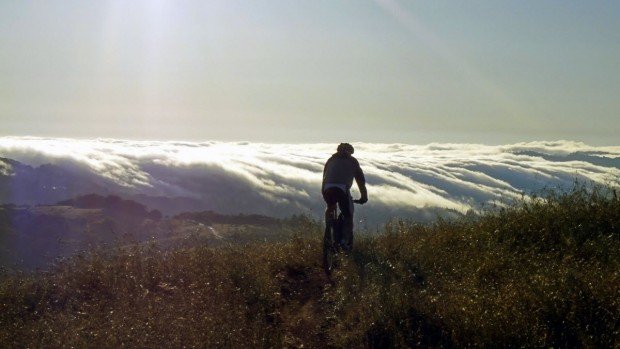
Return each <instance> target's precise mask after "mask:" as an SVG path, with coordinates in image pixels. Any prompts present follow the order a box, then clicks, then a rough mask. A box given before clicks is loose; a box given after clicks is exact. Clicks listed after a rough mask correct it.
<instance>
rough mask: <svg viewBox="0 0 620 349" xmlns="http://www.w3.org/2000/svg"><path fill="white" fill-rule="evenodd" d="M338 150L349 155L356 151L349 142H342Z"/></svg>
mask: <svg viewBox="0 0 620 349" xmlns="http://www.w3.org/2000/svg"><path fill="white" fill-rule="evenodd" d="M337 150H338V152H339V153H347V154H349V155H353V152H355V149H353V146H352V145H351V144H349V143H340V144H339V145H338V149H337Z"/></svg>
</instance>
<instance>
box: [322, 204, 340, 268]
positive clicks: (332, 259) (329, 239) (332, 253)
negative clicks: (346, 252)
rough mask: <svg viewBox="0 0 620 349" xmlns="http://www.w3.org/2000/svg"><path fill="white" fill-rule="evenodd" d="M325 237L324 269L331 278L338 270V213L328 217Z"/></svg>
mask: <svg viewBox="0 0 620 349" xmlns="http://www.w3.org/2000/svg"><path fill="white" fill-rule="evenodd" d="M326 218H327V219H326V222H325V234H324V235H323V269H324V270H325V274H327V276H330V275H331V274H332V272H333V270H334V268H336V263H337V257H338V256H337V254H338V243H337V242H336V212H333V213H331V214H328V215H326Z"/></svg>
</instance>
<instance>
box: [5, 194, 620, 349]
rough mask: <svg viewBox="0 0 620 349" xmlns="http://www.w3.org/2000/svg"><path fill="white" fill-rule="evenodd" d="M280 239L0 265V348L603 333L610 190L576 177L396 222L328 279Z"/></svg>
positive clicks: (533, 338) (429, 341) (525, 339)
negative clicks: (31, 270) (449, 213)
mask: <svg viewBox="0 0 620 349" xmlns="http://www.w3.org/2000/svg"><path fill="white" fill-rule="evenodd" d="M299 232H300V233H303V236H305V237H304V238H301V237H297V238H294V239H292V240H291V241H290V242H285V243H270V244H251V245H246V246H230V247H218V248H211V247H206V246H204V247H196V248H187V249H178V250H174V251H162V250H159V249H158V248H157V247H155V246H150V247H147V248H145V247H135V248H133V249H129V250H128V249H122V250H118V251H116V252H114V253H102V252H99V253H93V254H89V255H86V256H83V257H78V258H75V259H73V260H71V261H69V262H67V263H65V264H64V265H61V266H59V267H58V268H56V269H55V270H53V271H51V272H47V273H43V272H39V273H35V274H11V273H5V274H6V275H3V276H2V283H1V286H0V346H2V347H61V346H65V347H71V346H73V347H160V346H165V347H248V346H250V347H301V346H302V345H303V346H305V347H326V346H328V347H369V346H370V347H408V346H409V347H411V346H433V347H437V346H444V347H453V346H456V347H462V346H502V347H505V346H526V347H534V346H535V347H541V346H554V347H574V346H586V347H614V346H618V345H619V344H620V332H619V331H620V200H618V199H617V198H616V197H615V196H614V195H612V194H611V192H610V191H609V190H607V189H604V188H603V189H601V188H598V189H595V190H593V191H592V190H586V189H585V188H583V187H578V188H576V189H575V190H574V191H572V192H570V193H566V194H559V193H547V194H546V195H545V199H544V200H543V199H536V200H533V201H529V202H521V203H519V204H516V205H515V206H514V207H512V208H508V209H503V210H495V211H492V212H489V213H487V214H486V215H484V216H483V217H481V218H479V219H471V218H463V219H462V220H459V221H441V220H439V221H437V222H435V223H434V224H432V225H427V226H422V225H417V224H415V223H413V222H400V221H394V222H392V223H390V224H388V225H387V226H386V228H385V232H384V233H383V234H381V235H380V236H376V237H372V238H371V237H367V238H358V239H357V241H356V245H355V249H354V252H353V253H352V255H351V256H349V257H346V258H343V260H342V263H341V267H340V268H339V269H338V270H337V272H336V273H335V275H334V277H333V283H330V282H329V280H327V279H326V278H325V277H324V275H323V273H322V269H321V265H320V261H321V243H320V237H321V228H320V226H318V225H317V224H312V223H308V224H305V225H303V226H300V227H299Z"/></svg>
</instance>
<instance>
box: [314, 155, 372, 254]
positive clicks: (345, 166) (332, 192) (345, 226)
mask: <svg viewBox="0 0 620 349" xmlns="http://www.w3.org/2000/svg"><path fill="white" fill-rule="evenodd" d="M354 151H355V150H354V149H353V146H352V145H351V144H349V143H340V145H338V149H337V152H336V153H335V154H333V155H332V156H331V157H330V158H329V160H327V162H326V163H325V167H324V169H323V185H322V188H321V191H322V193H323V199H324V200H325V203H327V209H326V210H325V221H326V222H328V220H329V217H333V216H331V214H333V211H334V210H335V209H336V205H338V206H339V207H340V212H341V213H342V214H341V217H339V220H340V219H342V221H341V222H340V224H342V229H337V230H341V232H342V233H341V236H335V240H336V242H338V244H339V245H340V246H341V247H342V248H343V249H344V251H346V252H348V251H351V248H352V247H353V198H352V197H351V193H350V189H351V185H353V179H355V182H356V183H357V187H358V188H359V190H360V193H361V197H360V199H359V200H355V202H356V203H358V204H365V203H366V202H367V201H368V193H367V191H366V179H365V178H364V172H363V171H362V168H361V167H360V164H359V162H357V159H356V158H354V157H353V156H352V155H353V152H354Z"/></svg>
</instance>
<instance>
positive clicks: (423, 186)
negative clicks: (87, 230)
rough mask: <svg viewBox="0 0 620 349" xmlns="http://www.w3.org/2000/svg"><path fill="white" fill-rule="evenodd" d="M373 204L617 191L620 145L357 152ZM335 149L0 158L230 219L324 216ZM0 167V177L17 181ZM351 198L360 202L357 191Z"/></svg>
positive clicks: (375, 207) (153, 147) (48, 146)
mask: <svg viewBox="0 0 620 349" xmlns="http://www.w3.org/2000/svg"><path fill="white" fill-rule="evenodd" d="M354 146H355V154H354V156H356V157H357V159H358V160H359V162H360V164H361V166H362V169H363V170H364V172H365V174H366V180H367V186H368V192H369V199H370V200H369V203H368V204H366V205H364V206H358V207H357V208H356V209H357V210H358V211H357V212H358V213H360V214H359V215H358V216H359V217H371V218H372V219H374V220H381V219H386V218H389V217H390V216H405V217H411V218H432V217H431V216H434V215H436V214H437V213H440V212H460V213H465V212H467V211H468V210H470V209H474V210H477V209H479V208H480V207H482V206H483V205H492V204H503V203H506V202H510V201H511V200H513V199H517V198H520V197H522V196H523V195H528V194H530V193H532V192H537V191H540V190H541V189H543V188H550V187H564V188H569V187H571V186H572V185H573V183H574V182H575V181H576V180H578V181H582V182H584V181H585V182H597V183H603V184H609V185H615V186H617V185H619V183H620V180H619V178H620V146H609V147H600V146H589V145H586V144H584V143H580V142H572V141H554V142H529V143H518V144H510V145H498V146H497V145H493V146H491V145H481V144H428V145H408V144H371V143H354ZM335 148H336V144H264V143H247V142H237V143H230V142H177V141H165V142H162V141H129V140H116V139H93V140H83V139H60V138H39V137H0V157H4V158H10V159H14V160H17V161H20V162H22V163H24V164H28V165H31V166H35V167H36V166H40V165H43V164H48V163H49V164H55V165H58V166H64V167H70V168H79V169H81V170H83V171H86V172H88V173H90V174H92V175H93V176H98V177H101V178H102V179H105V180H106V181H108V182H110V183H113V184H114V185H116V186H117V188H121V191H126V192H127V193H130V194H132V195H133V194H143V195H150V196H164V197H182V198H189V199H193V200H195V201H196V202H203V203H206V205H207V207H208V208H210V209H214V210H216V211H220V212H225V213H235V212H242V213H261V214H268V215H273V216H286V215H289V214H292V213H307V214H311V215H315V216H320V214H321V212H322V210H323V202H322V198H321V195H320V186H321V180H322V170H323V164H324V163H325V161H326V160H327V159H328V158H329V156H330V155H331V154H332V153H333V152H334V150H335ZM10 171H11V169H10V165H8V164H7V163H3V162H1V161H0V172H2V173H4V174H7V173H10ZM353 196H354V197H356V196H359V194H358V192H357V191H356V190H353Z"/></svg>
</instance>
